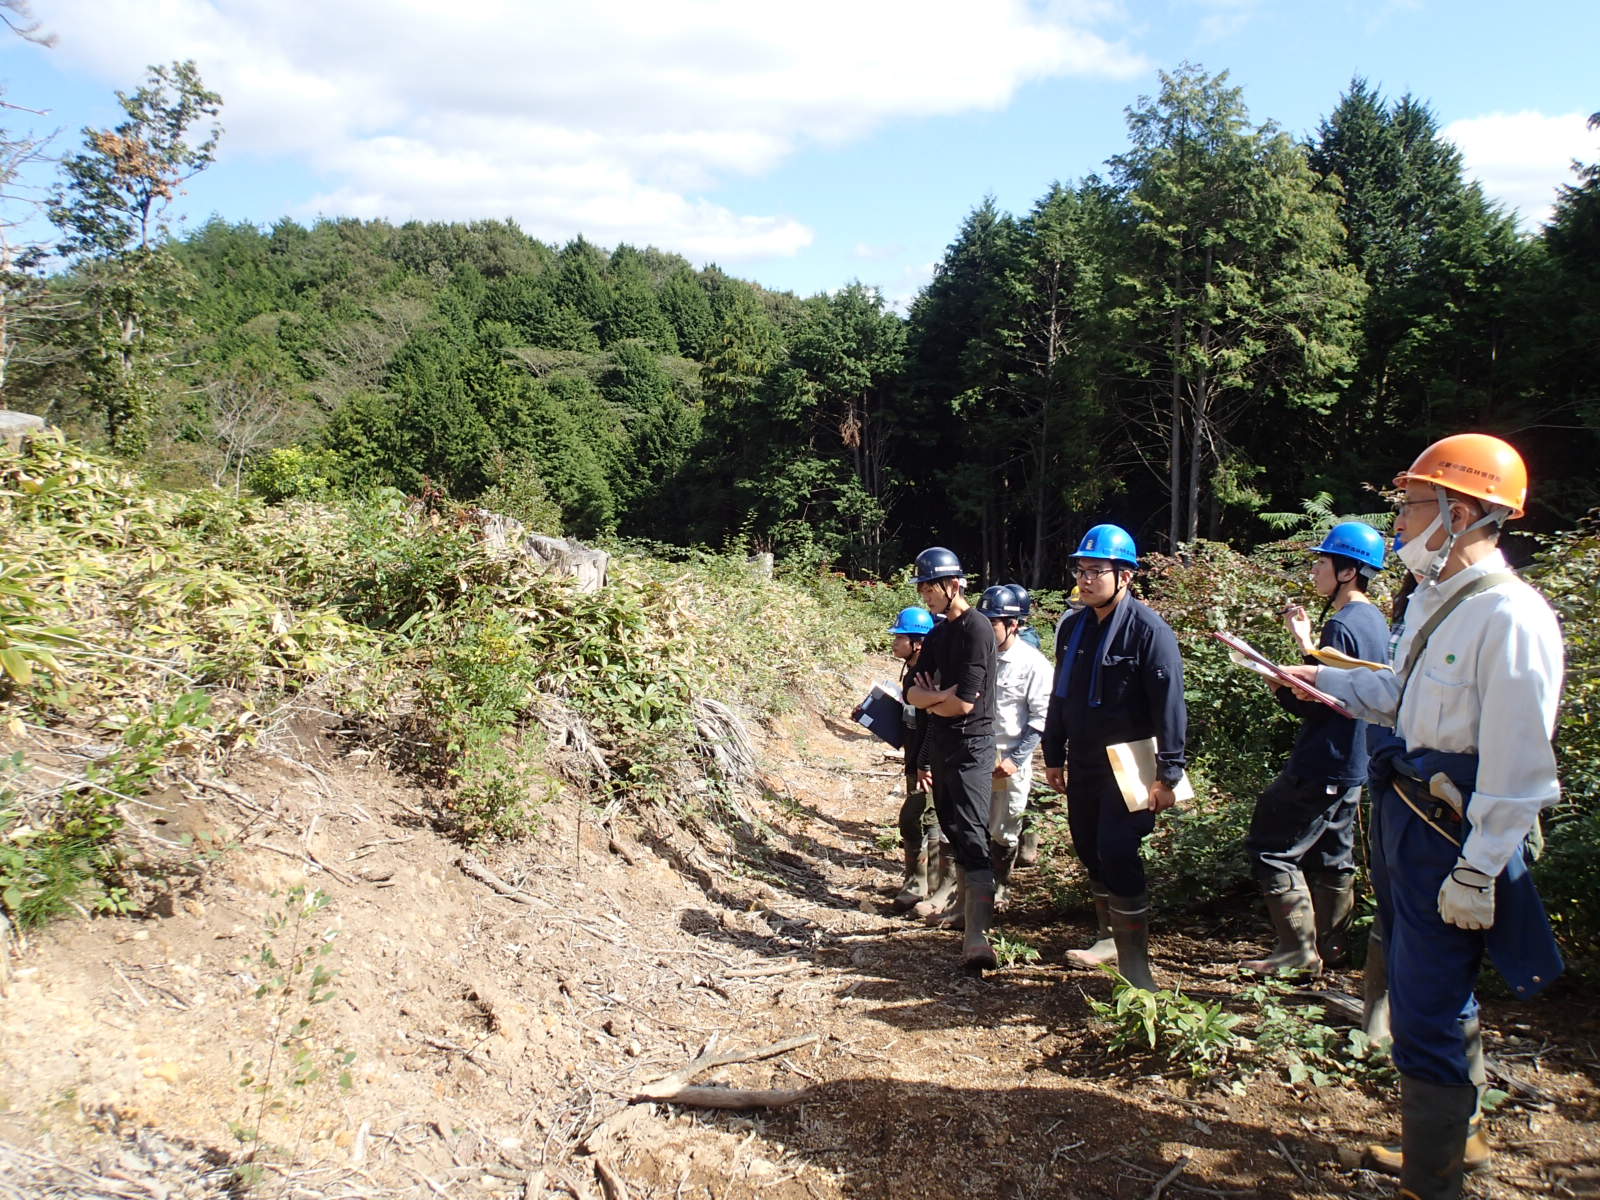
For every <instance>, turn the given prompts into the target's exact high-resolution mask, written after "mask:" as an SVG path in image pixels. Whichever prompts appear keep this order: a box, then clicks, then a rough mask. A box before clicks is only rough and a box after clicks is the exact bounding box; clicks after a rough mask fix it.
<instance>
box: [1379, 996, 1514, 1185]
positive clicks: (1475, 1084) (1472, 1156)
mask: <svg viewBox="0 0 1600 1200" xmlns="http://www.w3.org/2000/svg"><path fill="white" fill-rule="evenodd" d="M1461 1034H1462V1037H1464V1038H1465V1039H1466V1043H1467V1074H1468V1075H1469V1077H1470V1078H1471V1079H1472V1091H1473V1096H1474V1099H1473V1105H1472V1117H1471V1119H1470V1120H1469V1121H1468V1122H1467V1144H1466V1146H1465V1148H1464V1149H1463V1151H1462V1155H1461V1167H1462V1170H1464V1171H1476V1170H1478V1169H1479V1168H1480V1167H1482V1166H1484V1165H1486V1164H1487V1163H1488V1161H1489V1138H1488V1135H1487V1134H1485V1132H1484V1128H1483V1094H1484V1093H1485V1092H1486V1091H1488V1090H1489V1063H1488V1060H1487V1059H1485V1058H1484V1056H1483V1026H1482V1025H1480V1024H1479V1023H1478V1019H1477V1018H1476V1017H1474V1018H1473V1019H1472V1020H1470V1021H1466V1022H1463V1023H1462V1026H1461ZM1362 1158H1363V1163H1364V1165H1365V1166H1368V1167H1371V1168H1372V1169H1373V1170H1375V1171H1387V1172H1388V1173H1389V1174H1390V1175H1400V1174H1403V1172H1404V1168H1405V1147H1404V1144H1403V1143H1402V1144H1400V1145H1396V1144H1393V1143H1390V1144H1389V1145H1386V1146H1385V1145H1380V1144H1378V1143H1374V1144H1372V1145H1370V1146H1368V1147H1367V1148H1366V1153H1365V1154H1364V1155H1363V1156H1362Z"/></svg>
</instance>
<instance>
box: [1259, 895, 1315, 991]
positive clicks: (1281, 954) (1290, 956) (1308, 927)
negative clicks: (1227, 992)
mask: <svg viewBox="0 0 1600 1200" xmlns="http://www.w3.org/2000/svg"><path fill="white" fill-rule="evenodd" d="M1294 884H1295V886H1292V887H1290V888H1288V889H1287V890H1277V884H1275V883H1274V884H1266V883H1264V884H1262V885H1261V898H1262V899H1263V900H1265V901H1266V904H1267V916H1269V917H1271V918H1272V928H1273V930H1274V931H1275V932H1276V933H1277V935H1278V944H1277V946H1276V947H1275V948H1274V949H1273V951H1272V953H1271V954H1269V955H1267V957H1266V958H1252V959H1247V960H1246V961H1245V962H1242V963H1240V964H1239V965H1240V966H1241V967H1243V968H1244V969H1245V970H1246V971H1250V972H1252V973H1253V974H1256V975H1297V974H1303V975H1321V974H1322V959H1321V958H1319V957H1318V956H1317V922H1316V916H1315V913H1314V911H1313V909H1312V905H1311V893H1310V891H1308V890H1307V889H1306V887H1305V885H1304V884H1302V883H1300V882H1299V881H1298V880H1295V881H1294ZM1269 888H1271V889H1273V890H1270V891H1269V890H1268V889H1269Z"/></svg>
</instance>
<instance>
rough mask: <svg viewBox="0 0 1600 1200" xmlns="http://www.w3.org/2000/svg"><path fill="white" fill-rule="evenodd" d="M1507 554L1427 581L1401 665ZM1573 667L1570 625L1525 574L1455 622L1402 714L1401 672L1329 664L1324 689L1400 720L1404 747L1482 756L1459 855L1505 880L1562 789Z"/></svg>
mask: <svg viewBox="0 0 1600 1200" xmlns="http://www.w3.org/2000/svg"><path fill="white" fill-rule="evenodd" d="M1506 569H1507V568H1506V560H1505V557H1504V555H1502V554H1501V553H1500V552H1499V551H1498V550H1496V551H1495V552H1494V553H1492V554H1490V555H1488V556H1487V557H1486V558H1483V559H1481V560H1479V561H1478V562H1476V563H1474V564H1473V565H1472V566H1470V567H1467V568H1465V569H1463V570H1461V571H1459V572H1457V573H1456V574H1455V575H1452V576H1451V577H1450V578H1449V579H1446V580H1444V581H1443V582H1442V583H1438V584H1434V585H1432V586H1423V587H1419V588H1418V589H1417V590H1416V591H1415V592H1414V593H1412V596H1411V602H1410V604H1409V605H1408V606H1407V608H1406V616H1405V631H1404V632H1403V633H1402V634H1401V637H1400V643H1399V645H1398V646H1397V647H1396V648H1395V656H1394V659H1395V663H1396V664H1397V666H1398V665H1403V664H1404V663H1405V662H1406V660H1407V659H1408V658H1409V657H1410V654H1411V642H1412V639H1413V638H1414V637H1415V636H1416V633H1417V631H1418V630H1419V629H1421V628H1422V626H1423V625H1425V624H1426V623H1427V621H1428V618H1429V617H1430V616H1432V614H1434V613H1436V612H1438V611H1439V609H1440V608H1441V607H1442V606H1443V605H1444V603H1445V601H1447V600H1448V599H1449V598H1450V597H1451V596H1453V595H1454V594H1455V593H1456V592H1457V591H1459V590H1460V589H1461V588H1463V587H1465V586H1467V584H1469V583H1471V582H1472V581H1473V580H1474V579H1479V578H1481V577H1482V576H1484V575H1488V574H1490V573H1491V572H1495V571H1504V570H1506ZM1562 671H1563V662H1562V647H1561V627H1560V625H1559V624H1558V623H1557V621H1556V615H1555V613H1554V612H1552V611H1551V609H1550V605H1549V604H1547V603H1546V602H1545V599H1544V597H1543V596H1541V595H1539V593H1538V592H1536V591H1534V590H1533V588H1531V587H1529V586H1528V585H1527V584H1526V583H1524V582H1522V580H1520V579H1518V580H1515V581H1514V582H1511V583H1502V584H1498V585H1497V586H1495V587H1493V588H1490V589H1489V590H1488V591H1486V592H1480V593H1479V594H1478V595H1476V596H1473V597H1472V598H1471V599H1468V600H1464V601H1462V602H1461V605H1460V606H1459V607H1458V608H1457V609H1456V610H1455V611H1454V612H1453V613H1451V614H1450V615H1449V616H1448V617H1446V618H1445V619H1444V621H1443V623H1441V624H1440V625H1439V627H1438V628H1437V629H1435V630H1434V631H1433V634H1432V636H1431V637H1429V639H1428V644H1427V646H1426V647H1425V648H1424V650H1423V652H1422V660H1421V661H1420V662H1419V663H1417V664H1416V665H1415V666H1414V667H1413V668H1412V672H1411V683H1410V686H1409V687H1407V688H1406V692H1405V702H1404V703H1403V704H1402V705H1401V707H1400V712H1399V719H1398V721H1396V714H1395V704H1396V702H1397V701H1398V700H1399V699H1400V678H1399V676H1398V675H1396V674H1395V673H1394V672H1392V671H1368V670H1364V669H1360V668H1357V669H1355V670H1349V671H1336V670H1333V669H1331V668H1328V667H1323V668H1322V669H1321V670H1320V671H1318V672H1317V686H1318V687H1319V688H1321V689H1323V690H1324V691H1326V692H1329V693H1330V694H1332V695H1333V696H1334V697H1336V698H1337V699H1339V700H1341V701H1343V702H1344V704H1345V705H1346V706H1348V707H1349V708H1350V709H1351V710H1352V711H1354V712H1355V714H1356V715H1357V716H1359V717H1364V718H1365V719H1367V720H1369V721H1376V722H1377V723H1379V724H1381V725H1390V726H1393V727H1394V729H1395V731H1396V732H1397V733H1398V734H1399V735H1400V736H1401V737H1403V738H1404V739H1405V743H1406V750H1407V751H1413V750H1419V749H1428V750H1443V751H1446V752H1449V753H1458V754H1476V755H1477V756H1478V788H1477V791H1476V792H1474V793H1473V795H1472V799H1471V803H1470V810H1469V815H1470V816H1471V818H1472V833H1471V834H1470V835H1469V836H1468V838H1467V841H1466V844H1465V845H1464V846H1463V847H1462V848H1461V856H1462V857H1463V858H1465V859H1466V860H1467V862H1468V863H1469V864H1470V865H1471V866H1473V867H1476V868H1477V869H1478V870H1480V871H1482V872H1484V874H1486V875H1499V874H1500V872H1501V870H1502V869H1504V867H1505V865H1506V863H1507V862H1508V861H1509V860H1510V858H1511V856H1512V854H1514V853H1515V852H1516V850H1517V847H1519V846H1520V845H1521V844H1522V840H1523V839H1524V838H1525V837H1527V836H1528V834H1529V832H1530V831H1531V830H1532V829H1533V823H1534V821H1535V820H1536V819H1537V817H1538V815H1539V810H1540V809H1542V808H1548V807H1549V806H1550V805H1552V804H1554V803H1555V802H1556V801H1557V799H1559V798H1560V795H1561V785H1560V783H1559V782H1558V781H1557V779H1556V755H1555V749H1554V747H1553V746H1552V745H1551V744H1550V738H1551V735H1552V734H1553V733H1554V732H1555V725H1556V703H1557V701H1558V700H1559V699H1560V697H1561V677H1562Z"/></svg>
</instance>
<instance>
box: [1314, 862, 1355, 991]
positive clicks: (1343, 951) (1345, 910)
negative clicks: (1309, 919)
mask: <svg viewBox="0 0 1600 1200" xmlns="http://www.w3.org/2000/svg"><path fill="white" fill-rule="evenodd" d="M1306 883H1307V884H1308V885H1310V888H1311V907H1312V909H1313V910H1314V911H1315V912H1316V917H1317V957H1319V958H1321V959H1322V965H1323V966H1325V967H1339V966H1343V965H1344V962H1345V960H1346V959H1347V958H1349V957H1350V920H1351V918H1352V917H1353V916H1354V915H1355V904H1356V876H1355V872H1354V871H1307V872H1306Z"/></svg>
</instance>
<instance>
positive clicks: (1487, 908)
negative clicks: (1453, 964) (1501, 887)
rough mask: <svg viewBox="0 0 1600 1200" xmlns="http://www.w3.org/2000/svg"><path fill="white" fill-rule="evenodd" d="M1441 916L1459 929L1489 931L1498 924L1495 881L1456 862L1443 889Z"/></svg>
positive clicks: (1465, 864) (1459, 859)
mask: <svg viewBox="0 0 1600 1200" xmlns="http://www.w3.org/2000/svg"><path fill="white" fill-rule="evenodd" d="M1439 915H1440V916H1441V917H1442V918H1444V922H1445V924H1446V925H1454V926H1455V927H1456V928H1457V929H1488V928H1489V927H1490V926H1491V925H1493V924H1494V877H1493V876H1491V875H1485V874H1484V873H1483V872H1482V871H1480V870H1478V869H1477V868H1476V867H1473V866H1469V865H1468V864H1467V860H1466V859H1464V858H1458V859H1456V865H1455V866H1454V867H1452V868H1451V869H1450V874H1449V876H1448V877H1447V878H1446V879H1445V881H1444V886H1443V887H1441V888H1440V889H1439Z"/></svg>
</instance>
